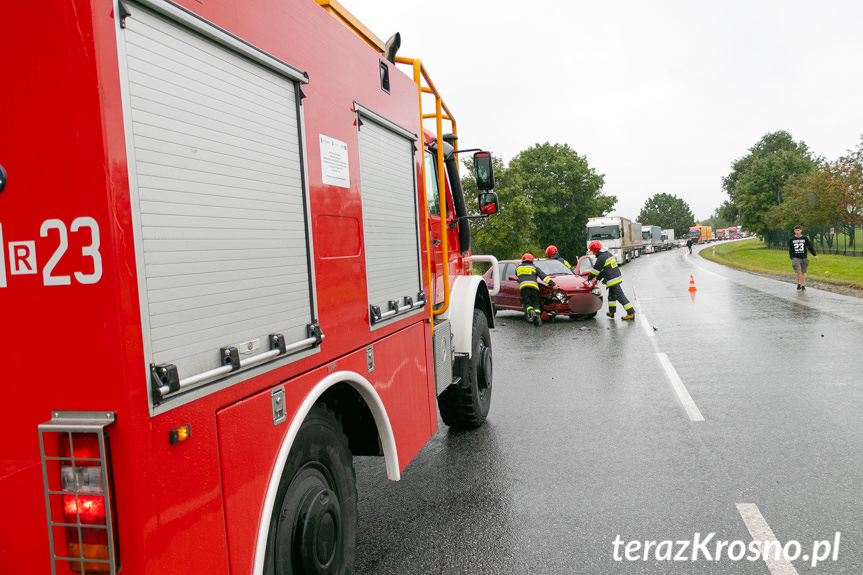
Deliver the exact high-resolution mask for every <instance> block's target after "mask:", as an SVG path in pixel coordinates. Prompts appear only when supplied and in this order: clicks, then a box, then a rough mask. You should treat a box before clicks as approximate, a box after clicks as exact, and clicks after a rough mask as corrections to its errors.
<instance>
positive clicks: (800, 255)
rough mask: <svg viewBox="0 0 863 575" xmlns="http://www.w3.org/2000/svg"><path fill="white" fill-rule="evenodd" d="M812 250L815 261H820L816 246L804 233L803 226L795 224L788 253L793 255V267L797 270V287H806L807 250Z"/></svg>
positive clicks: (802, 288) (800, 288)
mask: <svg viewBox="0 0 863 575" xmlns="http://www.w3.org/2000/svg"><path fill="white" fill-rule="evenodd" d="M807 251H810V252H812V255H813V257H815V261H816V262H817V261H818V254H816V253H815V248H814V247H813V246H812V242H811V241H809V238H808V237H806V236H804V235H803V228H801V227H800V226H794V237H793V238H791V239H790V240H788V255H789V256H791V267H792V268H794V271H795V272H797V289H798V290H805V289H806V271H807V270H808V269H809V259H808V258H807V257H806V252H807Z"/></svg>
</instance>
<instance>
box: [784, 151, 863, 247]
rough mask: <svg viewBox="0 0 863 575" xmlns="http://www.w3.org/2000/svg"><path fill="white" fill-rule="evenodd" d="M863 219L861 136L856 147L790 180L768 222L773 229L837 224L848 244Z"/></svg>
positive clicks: (862, 153)
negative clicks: (846, 236)
mask: <svg viewBox="0 0 863 575" xmlns="http://www.w3.org/2000/svg"><path fill="white" fill-rule="evenodd" d="M861 220H863V137H861V141H860V144H859V145H858V148H857V149H856V150H853V151H849V152H848V154H847V155H845V156H842V157H840V158H839V159H838V160H835V161H833V162H826V163H824V164H822V166H821V168H820V169H819V170H817V171H815V172H811V173H807V174H802V175H799V176H797V177H795V178H792V179H791V180H790V181H789V185H788V187H787V189H786V193H785V199H784V201H783V203H782V205H781V206H778V207H777V208H775V209H772V210H771V211H770V213H769V217H768V223H769V224H770V225H771V227H773V228H774V229H779V228H788V229H790V228H791V227H793V226H794V225H796V224H801V225H803V226H804V227H812V226H834V225H835V226H838V227H839V228H840V229H842V230H843V231H844V232H845V233H846V234H848V237H849V238H850V241H851V243H852V244H853V241H854V235H855V234H854V229H855V228H856V227H857V226H859V225H860V224H861Z"/></svg>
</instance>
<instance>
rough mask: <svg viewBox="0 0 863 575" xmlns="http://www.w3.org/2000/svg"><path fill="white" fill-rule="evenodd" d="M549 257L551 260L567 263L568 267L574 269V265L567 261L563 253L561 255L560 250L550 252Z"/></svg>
mask: <svg viewBox="0 0 863 575" xmlns="http://www.w3.org/2000/svg"><path fill="white" fill-rule="evenodd" d="M548 259H551V260H557V261H559V262H560V263H562V264H563V265H565V266H566V267H567V268H569V269H572V266H571V265H569V262H568V261H566V260H565V259H563V256H562V255H560V252H554V253H553V254H549V256H548Z"/></svg>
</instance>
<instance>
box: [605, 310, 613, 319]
mask: <svg viewBox="0 0 863 575" xmlns="http://www.w3.org/2000/svg"><path fill="white" fill-rule="evenodd" d="M605 315H607V316H608V317H610V318H611V319H614V312H612V311H607V312H605Z"/></svg>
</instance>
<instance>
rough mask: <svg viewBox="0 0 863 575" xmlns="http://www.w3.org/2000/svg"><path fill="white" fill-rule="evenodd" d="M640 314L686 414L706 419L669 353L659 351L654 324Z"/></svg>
mask: <svg viewBox="0 0 863 575" xmlns="http://www.w3.org/2000/svg"><path fill="white" fill-rule="evenodd" d="M638 315H639V317H640V318H641V319H639V320H637V321H639V322H641V327H643V328H644V330H645V331H646V332H647V335H648V337H650V338H653V339H651V341H652V343H653V348H654V349H655V350H656V357H657V358H658V359H659V363H660V364H662V368H663V369H664V370H665V374H666V375H667V376H668V380H669V381H670V382H671V385H672V387H674V391H675V393H677V397H678V398H680V402H681V403H682V404H683V409H684V410H686V415H688V416H689V420H690V421H704V416H703V415H701V411H700V410H699V409H698V406H697V405H695V401H693V399H692V396H691V395H689V390H687V389H686V385H684V384H683V380H682V379H680V376H679V375H677V370H676V369H674V366H673V365H672V364H671V360H670V359H668V356H667V355H665V354H664V353H662V352H660V351H659V344H658V343H656V334H655V333H654V332H653V326H652V325H650V322H649V321H648V320H647V316H646V315H644V313H642V312H641V311H639V312H638Z"/></svg>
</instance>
